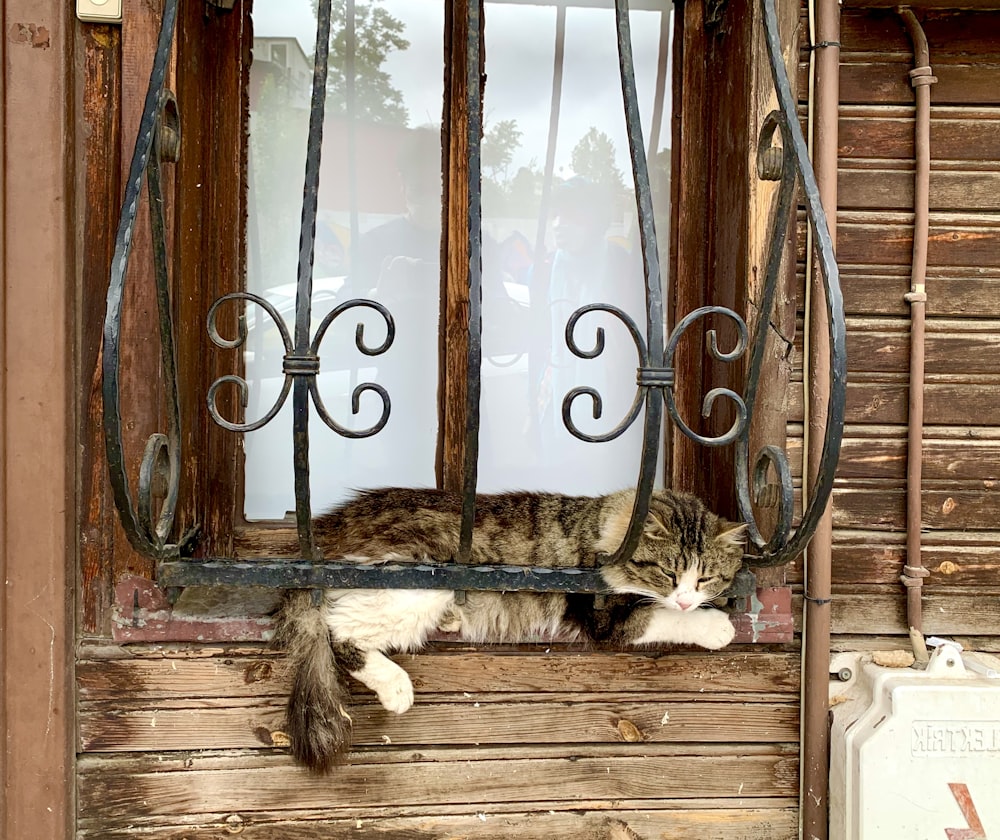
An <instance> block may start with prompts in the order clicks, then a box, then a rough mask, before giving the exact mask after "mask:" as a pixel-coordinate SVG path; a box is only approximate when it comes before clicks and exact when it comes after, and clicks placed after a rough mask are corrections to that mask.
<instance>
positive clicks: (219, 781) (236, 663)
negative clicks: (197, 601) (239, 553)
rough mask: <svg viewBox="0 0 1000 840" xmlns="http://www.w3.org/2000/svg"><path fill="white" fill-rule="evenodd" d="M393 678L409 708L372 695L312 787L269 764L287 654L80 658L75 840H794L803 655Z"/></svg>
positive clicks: (504, 664)
mask: <svg viewBox="0 0 1000 840" xmlns="http://www.w3.org/2000/svg"><path fill="white" fill-rule="evenodd" d="M397 661H399V662H400V664H402V665H404V666H405V667H406V668H407V670H408V671H409V672H410V674H411V675H412V677H413V682H414V686H415V688H416V693H417V699H416V704H415V705H414V707H413V709H411V710H410V711H409V712H407V713H406V714H405V715H402V716H396V715H392V714H389V713H387V712H385V711H384V710H383V709H382V708H381V706H378V705H377V704H375V703H373V702H371V700H370V695H368V694H367V692H361V693H359V696H358V706H357V707H355V709H354V710H353V713H354V716H355V733H356V735H355V743H356V750H355V752H354V753H353V754H352V757H351V762H350V764H349V765H346V766H344V767H342V768H339V769H338V770H336V771H335V772H334V774H333V775H332V776H330V777H326V778H318V777H315V776H310V775H309V774H307V773H305V772H304V771H302V770H301V769H299V768H296V767H294V766H292V765H291V762H290V760H289V758H288V756H287V754H286V752H285V751H284V750H281V749H280V748H278V747H280V745H281V744H282V739H283V733H282V732H281V727H282V721H283V715H284V710H283V704H284V701H285V693H286V690H287V689H286V677H285V675H284V674H283V673H282V668H281V660H280V659H279V658H277V657H276V656H275V654H273V653H270V652H267V651H262V650H260V649H256V648H251V647H241V648H231V649H223V648H218V647H216V648H205V647H200V648H196V647H183V648H178V649H176V650H163V649H159V648H155V649H154V648H142V647H130V648H128V649H123V648H102V647H97V646H92V647H88V648H86V649H84V650H83V652H82V657H81V660H80V662H79V664H78V672H77V673H78V685H79V703H80V707H79V734H78V737H79V743H78V749H79V750H80V752H81V754H82V755H81V758H80V762H79V799H80V824H79V830H80V834H79V837H80V838H81V840H82V838H95V840H96V838H102V840H103V838H117V837H122V838H124V837H131V836H134V834H132V833H131V832H133V831H136V830H141V831H142V832H143V834H142V836H144V837H150V838H156V840H166V839H167V838H170V839H171V840H179V838H181V837H186V838H190V840H195V838H198V840H202V839H203V838H204V839H205V840H207V839H208V838H211V839H212V840H222V838H224V837H228V836H230V834H231V833H232V832H233V829H236V828H238V829H242V830H243V836H247V837H253V838H278V837H281V838H303V839H304V838H319V837H330V836H340V834H339V833H337V832H338V831H344V832H345V836H346V832H348V831H349V832H350V836H351V837H363V838H382V837H402V836H405V837H408V838H413V840H418V838H440V837H451V836H455V835H456V834H457V835H460V836H463V837H470V838H487V837H489V838H507V837H518V838H523V837H527V838H539V840H541V838H559V837H565V838H569V837H587V838H608V840H613V838H623V840H624V839H625V838H635V837H657V838H677V840H680V838H685V840H686V838H689V837H692V836H700V837H701V836H704V837H708V836H711V837H715V838H720V840H728V838H733V840H735V838H741V837H750V836H762V837H765V836H766V837H768V838H769V840H783V838H788V839H789V840H790V838H793V837H794V836H795V833H796V821H797V810H796V795H797V794H796V791H797V785H798V760H797V748H796V742H797V740H798V709H797V698H798V672H799V668H798V657H797V655H796V654H795V653H794V652H782V651H775V652H755V653H753V654H746V653H743V652H722V653H717V654H710V653H688V654H678V653H676V652H675V653H671V654H668V655H657V654H656V653H652V654H649V655H631V654H619V653H611V652H608V653H595V652H584V651H579V650H570V649H566V648H548V649H546V648H538V647H535V648H520V649H506V650H491V651H481V650H473V649H467V648H458V647H451V648H448V647H444V648H441V649H438V650H435V651H432V652H429V653H424V654H420V655H416V656H403V657H398V658H397ZM704 831H710V833H703V832H704Z"/></svg>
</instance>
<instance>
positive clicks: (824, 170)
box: [800, 0, 840, 840]
mask: <svg viewBox="0 0 1000 840" xmlns="http://www.w3.org/2000/svg"><path fill="white" fill-rule="evenodd" d="M812 48H813V50H814V51H816V123H815V144H816V148H815V155H814V161H813V165H814V167H815V171H816V181H817V184H818V186H819V192H820V197H821V200H822V204H823V209H824V211H825V213H826V218H827V222H828V224H829V226H830V234H831V237H832V238H833V242H834V244H836V231H837V224H836V220H837V129H838V125H837V121H838V106H839V87H840V6H839V4H838V2H837V0H819V2H817V5H816V36H815V43H814V44H813V45H812ZM806 282H807V283H811V284H813V294H812V295H811V300H810V304H811V305H810V307H809V311H808V312H807V313H806V317H807V318H808V319H809V321H810V334H809V348H808V352H809V357H810V362H809V376H810V383H809V384H810V389H809V451H808V474H809V476H810V484H813V483H814V482H815V481H816V477H817V475H818V472H819V468H820V464H821V460H822V447H823V441H824V437H825V429H826V422H827V414H828V403H829V395H830V375H829V370H830V342H829V337H828V329H829V327H828V314H827V311H826V307H825V300H824V295H823V287H822V277H821V275H820V274H819V272H813V274H812V276H811V277H807V278H806ZM832 544H833V517H832V512H831V507H830V505H829V504H828V505H827V508H826V511H825V513H824V514H823V516H822V517H821V519H820V521H819V524H818V526H817V528H816V533H815V536H814V537H813V541H812V543H811V544H810V546H809V556H808V562H807V564H806V583H805V607H804V613H805V615H804V622H803V623H804V627H803V634H804V640H803V648H804V649H803V686H802V712H801V714H802V747H801V761H802V790H801V792H800V813H801V825H802V829H801V833H802V837H803V838H805V840H826V838H827V835H828V831H829V802H828V793H829V764H830V730H829V727H828V722H827V717H828V712H829V688H828V686H829V671H830V604H831V586H830V579H831V564H832V553H833V552H832Z"/></svg>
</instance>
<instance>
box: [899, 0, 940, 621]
mask: <svg viewBox="0 0 1000 840" xmlns="http://www.w3.org/2000/svg"><path fill="white" fill-rule="evenodd" d="M897 11H898V12H899V14H900V16H901V17H902V18H903V22H904V23H905V24H906V29H907V32H908V33H909V35H910V40H911V41H912V42H913V69H912V70H911V71H910V84H912V85H913V90H914V98H915V99H916V113H915V117H914V157H915V160H916V172H915V174H914V179H913V264H912V268H911V270H910V291H909V293H908V294H907V295H906V296H905V299H906V302H907V303H909V304H910V401H909V402H910V405H909V416H908V420H907V422H908V442H907V456H906V565H904V566H903V574H902V575H900V578H899V579H900V580H901V581H902V583H903V585H904V586H905V587H906V622H907V626H908V627H909V628H910V629H911V630H916V631H919V632H921V633H922V632H923V610H922V606H921V598H920V595H921V589H922V587H923V582H924V578H925V577H927V574H928V572H927V569H925V568H924V564H923V558H922V557H921V548H920V528H921V518H922V511H921V506H920V501H921V500H920V484H921V469H922V462H923V431H924V319H925V317H926V310H927V290H926V279H927V238H928V227H929V220H928V217H929V215H930V171H931V88H930V86H931V85H932V84H934V83H935V82H936V81H937V77H935V76H934V75H933V74H932V72H931V66H930V64H931V60H930V50H929V49H928V46H927V37H926V36H925V35H924V30H923V29H922V28H921V26H920V22H919V21H918V20H917V18H916V16H915V15H914V14H913V12H912V11H910V9H908V8H905V7H900V8H899V9H897Z"/></svg>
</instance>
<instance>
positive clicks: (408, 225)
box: [244, 0, 444, 519]
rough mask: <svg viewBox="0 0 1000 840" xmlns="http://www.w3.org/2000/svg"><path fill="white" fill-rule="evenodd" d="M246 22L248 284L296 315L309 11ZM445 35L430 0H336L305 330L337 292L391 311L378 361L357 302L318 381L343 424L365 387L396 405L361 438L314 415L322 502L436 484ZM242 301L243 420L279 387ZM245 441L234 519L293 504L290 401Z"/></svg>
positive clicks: (367, 417) (331, 340)
mask: <svg viewBox="0 0 1000 840" xmlns="http://www.w3.org/2000/svg"><path fill="white" fill-rule="evenodd" d="M253 19H254V53H253V64H252V67H251V77H250V166H249V219H248V226H247V227H248V243H247V244H248V248H247V250H248V260H247V262H248V267H247V288H248V290H249V291H252V292H257V293H258V294H261V295H263V296H264V297H266V298H267V299H268V300H270V301H272V302H273V303H274V304H275V306H276V307H277V309H278V310H279V311H280V312H281V313H282V315H283V316H284V317H285V318H286V320H287V322H288V323H289V324H291V323H293V322H294V307H295V280H296V276H295V272H296V266H297V262H298V247H299V222H300V214H301V207H302V181H303V172H304V169H305V148H306V131H307V127H308V119H309V97H310V93H311V84H312V58H311V56H312V51H313V47H314V44H315V26H316V21H315V11H314V8H313V7H312V5H311V4H310V3H309V2H308V0H297V1H296V2H292V0H257V2H255V3H254V9H253ZM352 23H353V26H352V25H351V24H352ZM352 29H353V44H352V37H351V30H352ZM443 30H444V16H443V10H442V6H441V4H440V3H439V2H438V3H430V2H421V3H413V2H408V1H407V0H370V2H364V0H358V2H351V3H348V2H345V0H339V2H336V1H335V2H334V11H333V27H332V32H331V49H330V73H329V79H328V98H327V111H326V120H325V125H324V130H323V155H322V168H321V173H320V191H319V221H318V225H317V231H316V257H315V263H314V266H313V312H312V328H313V331H315V329H316V326H317V325H318V324H319V322H320V321H321V320H322V319H323V316H324V315H326V313H327V312H329V311H330V310H331V309H332V308H333V307H334V306H336V305H337V304H338V303H340V302H341V301H344V300H348V299H350V298H354V297H362V298H370V299H374V300H378V301H380V302H382V303H383V304H385V305H386V307H387V308H388V309H389V311H390V312H391V313H392V315H393V318H394V319H395V323H396V339H395V341H394V343H393V345H392V347H391V348H390V349H389V350H388V351H387V352H386V353H385V354H383V355H381V356H378V357H376V358H369V357H366V356H363V355H361V354H360V353H359V352H358V351H357V349H356V348H355V346H354V332H355V327H356V325H357V323H358V322H359V321H361V322H363V323H364V324H365V335H366V341H367V343H368V344H369V345H372V346H373V345H376V344H378V343H380V341H381V339H382V337H384V335H385V326H384V324H383V323H382V322H381V319H380V318H378V317H377V316H375V315H373V314H371V313H370V312H368V311H366V310H351V311H350V312H348V313H345V314H343V315H341V316H340V317H339V318H338V319H337V321H335V322H334V324H333V325H332V326H331V327H330V329H329V331H328V332H327V334H326V337H325V339H324V341H323V344H322V345H321V347H320V370H321V373H320V375H319V389H320V393H321V395H322V397H323V401H324V403H325V404H326V406H327V409H328V410H329V411H330V413H331V414H332V415H333V416H334V417H335V418H336V419H337V421H338V422H340V423H342V424H344V425H346V426H348V427H349V428H352V429H363V428H366V427H368V426H370V425H371V424H372V423H373V422H374V421H375V420H377V419H378V417H379V415H380V412H381V408H382V406H381V403H380V401H379V400H378V398H377V397H376V396H374V395H371V394H368V395H366V396H365V397H363V398H362V400H361V406H360V412H359V414H358V415H356V416H354V415H352V414H351V413H350V412H351V398H350V395H351V392H352V391H353V389H354V388H355V386H356V385H357V384H358V383H360V382H376V383H378V384H380V385H382V386H383V387H384V388H385V389H386V391H388V393H389V396H390V400H391V405H392V411H391V414H390V417H389V422H388V423H387V425H386V427H385V428H384V429H383V430H382V431H381V432H380V433H379V434H378V435H376V436H375V437H373V438H367V439H363V440H346V439H344V438H341V437H340V436H338V435H337V434H335V433H334V432H333V431H331V430H330V429H328V428H327V427H326V426H325V425H324V424H323V423H322V422H321V421H320V420H319V418H318V417H317V416H316V415H315V414H313V416H312V421H311V422H310V426H309V431H310V464H311V482H312V496H313V506H314V508H315V509H316V510H317V511H319V510H323V509H324V508H326V507H329V506H330V505H332V504H334V503H336V502H337V501H339V500H341V499H343V498H345V497H346V496H348V495H349V494H350V492H351V491H352V490H353V489H354V488H359V487H374V486H380V485H387V484H401V485H409V486H433V485H434V481H435V478H434V456H435V447H436V437H437V407H436V399H437V368H438V359H437V326H438V307H439V304H438V300H439V276H440V238H441V232H440V220H441V146H440V130H439V128H438V127H436V126H431V125H427V124H426V123H429V122H431V121H436V120H439V119H440V113H441V103H442V100H443V90H442V85H443V82H442V79H443V68H442V55H443ZM348 79H353V84H348V83H347V80H348ZM249 309H250V311H248V313H247V320H248V327H249V334H250V335H249V338H248V341H247V353H246V365H247V380H248V382H249V383H250V389H251V396H250V400H251V402H250V405H249V406H248V408H247V415H246V416H247V419H254V418H256V417H257V416H259V415H260V413H262V411H265V410H266V409H267V407H268V406H269V405H271V404H272V402H273V400H274V397H275V396H276V395H277V393H278V392H279V391H280V388H281V384H282V379H283V376H282V372H281V358H282V353H283V348H282V345H281V341H280V338H279V336H278V331H277V329H276V328H275V327H274V325H273V324H271V323H270V322H269V319H268V318H267V317H266V316H265V315H263V313H261V312H259V311H257V312H255V311H253V309H254V307H250V308H249ZM244 445H245V451H246V482H245V503H244V512H245V515H246V516H247V518H248V519H273V518H281V517H282V516H283V515H284V514H285V512H286V511H289V510H292V509H293V508H294V492H293V475H292V467H291V464H292V458H291V454H292V436H291V408H290V405H287V406H286V407H285V408H284V409H283V410H282V412H281V413H280V414H279V415H278V416H277V417H276V418H275V419H274V420H273V421H272V422H271V423H270V424H268V425H267V426H265V427H264V428H262V429H260V430H259V431H256V432H253V433H251V434H247V435H245V437H244Z"/></svg>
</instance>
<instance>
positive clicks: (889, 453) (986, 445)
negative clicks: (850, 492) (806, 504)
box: [787, 434, 1000, 484]
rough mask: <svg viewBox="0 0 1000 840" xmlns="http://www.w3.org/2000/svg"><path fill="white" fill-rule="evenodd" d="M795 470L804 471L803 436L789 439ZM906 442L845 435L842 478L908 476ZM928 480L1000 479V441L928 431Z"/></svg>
mask: <svg viewBox="0 0 1000 840" xmlns="http://www.w3.org/2000/svg"><path fill="white" fill-rule="evenodd" d="M787 451H788V455H789V459H790V461H791V465H792V470H793V471H794V472H795V474H796V475H801V473H802V439H801V438H797V439H791V440H789V441H788V450H787ZM906 455H907V443H906V440H905V439H901V438H889V437H880V438H853V437H845V438H844V440H843V442H842V444H841V449H840V461H839V462H838V464H837V477H838V478H839V479H851V478H877V479H898V480H900V481H902V480H903V479H905V478H906ZM923 477H924V480H926V481H933V480H944V481H962V482H970V483H971V482H973V481H975V482H984V481H985V482H990V483H991V484H992V483H995V482H998V480H1000V441H996V440H941V439H935V438H933V437H931V436H930V435H929V434H928V435H927V436H925V437H924V441H923Z"/></svg>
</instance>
